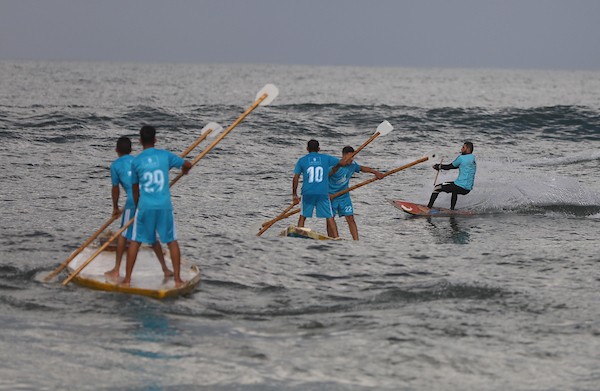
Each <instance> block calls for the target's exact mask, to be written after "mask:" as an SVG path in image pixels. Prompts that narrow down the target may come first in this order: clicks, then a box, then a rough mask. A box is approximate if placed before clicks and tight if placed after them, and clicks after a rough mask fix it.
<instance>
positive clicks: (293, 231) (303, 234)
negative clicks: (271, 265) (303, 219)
mask: <svg viewBox="0 0 600 391" xmlns="http://www.w3.org/2000/svg"><path fill="white" fill-rule="evenodd" d="M279 235H280V236H287V237H290V238H302V239H313V240H342V238H332V237H330V236H327V235H325V234H322V233H320V232H317V231H313V230H312V229H310V228H305V227H296V226H295V225H293V224H292V225H290V226H289V227H287V228H286V229H284V230H283V231H281V233H280V234H279Z"/></svg>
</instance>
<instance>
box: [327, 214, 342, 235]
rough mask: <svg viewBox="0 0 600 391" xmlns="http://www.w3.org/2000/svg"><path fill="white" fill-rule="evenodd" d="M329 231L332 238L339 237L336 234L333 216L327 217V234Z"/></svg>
mask: <svg viewBox="0 0 600 391" xmlns="http://www.w3.org/2000/svg"><path fill="white" fill-rule="evenodd" d="M329 232H331V235H330V236H331V237H332V238H339V237H340V235H339V234H338V229H337V224H336V223H335V220H334V218H333V217H329V218H327V233H328V234H329Z"/></svg>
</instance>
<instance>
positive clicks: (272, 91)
mask: <svg viewBox="0 0 600 391" xmlns="http://www.w3.org/2000/svg"><path fill="white" fill-rule="evenodd" d="M277 95H279V90H278V89H277V87H276V86H275V85H273V84H267V85H265V86H264V87H263V88H262V89H261V90H260V91H259V92H258V93H257V95H256V100H255V101H254V103H253V104H252V105H251V106H250V107H249V108H248V110H246V111H245V112H244V113H242V115H240V116H239V117H238V119H237V120H235V121H234V122H233V123H232V124H231V125H230V126H229V127H228V128H227V130H226V131H225V132H223V133H222V134H221V135H219V137H217V138H216V139H215V141H213V142H212V143H211V144H210V145H209V146H208V147H206V148H205V149H204V151H202V152H201V153H200V154H199V155H198V156H197V157H196V158H195V159H194V160H192V167H193V166H195V165H196V164H197V163H198V162H199V161H200V159H202V158H203V157H204V156H205V155H206V154H207V153H208V152H209V151H210V150H211V149H213V148H214V147H215V146H216V145H217V144H218V143H219V142H220V141H221V140H223V138H225V136H227V134H229V132H231V131H232V130H233V128H235V127H236V126H237V125H238V124H239V123H240V122H242V121H243V120H244V118H246V117H247V116H248V114H250V113H251V112H252V111H253V110H254V109H256V108H257V107H258V106H259V105H260V106H266V105H268V104H270V103H271V102H273V100H274V99H275V98H276V97H277ZM181 176H183V174H179V175H178V176H177V177H176V178H175V179H174V180H173V181H171V183H170V184H169V186H173V185H174V184H175V183H176V182H177V181H178V180H179V178H181ZM134 220H135V218H133V219H131V220H129V221H128V222H127V223H126V224H125V225H123V227H121V229H119V230H118V231H117V232H116V233H115V234H114V235H113V236H111V237H110V238H109V239H108V241H107V242H106V243H104V244H103V245H102V246H100V248H98V250H96V251H95V252H94V254H92V256H91V257H90V258H88V259H87V260H86V261H85V262H84V263H82V264H81V265H80V266H79V267H78V268H77V269H76V270H74V271H73V273H71V275H70V276H69V277H67V278H66V279H65V281H63V285H67V284H68V283H69V282H70V281H71V280H72V279H73V278H75V277H76V276H77V275H78V274H79V273H80V272H81V271H82V270H83V269H84V268H85V267H86V266H87V265H88V264H89V263H90V262H92V261H93V260H94V259H95V258H96V257H97V256H98V255H99V254H100V253H101V252H102V251H104V249H105V248H106V247H108V245H109V244H110V243H111V242H112V241H113V240H115V239H116V238H117V237H118V236H119V235H120V234H122V233H123V232H125V230H126V229H127V227H129V226H130V225H131V224H133V221H134Z"/></svg>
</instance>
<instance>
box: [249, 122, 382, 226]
mask: <svg viewBox="0 0 600 391" xmlns="http://www.w3.org/2000/svg"><path fill="white" fill-rule="evenodd" d="M380 134H381V133H380V132H379V131H377V132H375V133H374V134H373V135H372V136H371V137H369V139H368V140H367V141H365V142H364V143H363V144H362V145H361V146H360V147H358V148H357V149H356V150H355V151H354V152H352V155H351V156H350V158H349V159H348V160H352V159H354V156H356V154H357V153H359V152H360V151H362V149H363V148H364V147H366V146H367V145H369V144H370V143H371V142H372V141H373V140H375V139H376V138H377V137H379V135H380ZM293 207H294V204H292V205H290V206H288V207H287V208H286V209H285V210H284V211H283V212H281V213H280V214H279V215H277V217H275V218H274V219H272V220H269V221H267V222H265V223H263V224H262V228H261V229H260V231H258V233H257V234H256V236H260V235H262V234H263V233H264V232H265V231H266V230H268V229H269V228H271V226H272V225H273V224H275V223H276V222H278V221H279V220H281V219H283V218H284V217H282V216H283V215H285V214H286V213H287V212H288V211H289V210H290V209H292V208H293ZM298 211H300V210H299V209H298ZM298 211H296V212H294V214H296V213H298ZM290 216H291V215H290Z"/></svg>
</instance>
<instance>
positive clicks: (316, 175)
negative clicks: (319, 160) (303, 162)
mask: <svg viewBox="0 0 600 391" xmlns="http://www.w3.org/2000/svg"><path fill="white" fill-rule="evenodd" d="M306 172H307V173H308V183H313V182H317V183H319V182H322V181H323V167H319V166H317V167H312V166H311V167H308V168H307V169H306Z"/></svg>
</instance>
